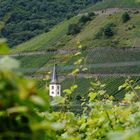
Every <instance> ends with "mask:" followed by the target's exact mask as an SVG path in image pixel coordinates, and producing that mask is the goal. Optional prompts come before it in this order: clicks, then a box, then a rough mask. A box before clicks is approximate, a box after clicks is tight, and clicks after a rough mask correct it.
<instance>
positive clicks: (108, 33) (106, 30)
mask: <svg viewBox="0 0 140 140" xmlns="http://www.w3.org/2000/svg"><path fill="white" fill-rule="evenodd" d="M114 27H116V25H115V24H114V23H109V24H107V25H105V27H103V28H101V29H100V30H99V31H98V32H97V33H96V35H95V39H100V38H101V37H103V36H104V37H112V36H113V35H114V31H113V28H114Z"/></svg>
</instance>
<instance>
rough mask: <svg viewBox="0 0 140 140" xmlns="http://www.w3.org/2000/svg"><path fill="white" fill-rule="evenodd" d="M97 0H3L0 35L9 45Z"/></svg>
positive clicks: (22, 40) (19, 41)
mask: <svg viewBox="0 0 140 140" xmlns="http://www.w3.org/2000/svg"><path fill="white" fill-rule="evenodd" d="M97 1H101V0H76V1H75V0H30V1H28V0H18V1H16V0H1V1H0V29H1V33H0V36H1V37H4V38H7V39H8V42H9V44H10V46H14V45H17V44H20V43H22V42H25V41H26V40H29V39H30V38H32V37H34V36H36V35H38V34H40V33H43V32H48V31H49V30H50V29H51V28H52V27H53V26H54V25H56V24H57V23H59V22H61V21H63V20H64V19H65V18H68V19H69V18H71V17H72V16H73V15H75V14H77V13H78V12H79V11H80V10H82V9H84V8H86V7H88V6H90V5H92V4H94V3H96V2H97ZM2 25H3V26H2Z"/></svg>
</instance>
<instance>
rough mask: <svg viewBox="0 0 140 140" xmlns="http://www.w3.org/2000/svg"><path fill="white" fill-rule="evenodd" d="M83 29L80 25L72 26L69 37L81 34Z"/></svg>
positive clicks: (69, 29) (69, 28) (68, 33)
mask: <svg viewBox="0 0 140 140" xmlns="http://www.w3.org/2000/svg"><path fill="white" fill-rule="evenodd" d="M80 30H81V28H80V27H79V25H78V24H70V25H69V27H68V32H67V35H75V34H78V33H79V32H80Z"/></svg>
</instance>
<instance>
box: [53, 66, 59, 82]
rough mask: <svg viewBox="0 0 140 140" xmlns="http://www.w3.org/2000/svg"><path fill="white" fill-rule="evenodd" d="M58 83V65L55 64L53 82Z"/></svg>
mask: <svg viewBox="0 0 140 140" xmlns="http://www.w3.org/2000/svg"><path fill="white" fill-rule="evenodd" d="M57 83H58V76H57V65H56V64H55V65H54V67H53V71H52V79H51V84H57Z"/></svg>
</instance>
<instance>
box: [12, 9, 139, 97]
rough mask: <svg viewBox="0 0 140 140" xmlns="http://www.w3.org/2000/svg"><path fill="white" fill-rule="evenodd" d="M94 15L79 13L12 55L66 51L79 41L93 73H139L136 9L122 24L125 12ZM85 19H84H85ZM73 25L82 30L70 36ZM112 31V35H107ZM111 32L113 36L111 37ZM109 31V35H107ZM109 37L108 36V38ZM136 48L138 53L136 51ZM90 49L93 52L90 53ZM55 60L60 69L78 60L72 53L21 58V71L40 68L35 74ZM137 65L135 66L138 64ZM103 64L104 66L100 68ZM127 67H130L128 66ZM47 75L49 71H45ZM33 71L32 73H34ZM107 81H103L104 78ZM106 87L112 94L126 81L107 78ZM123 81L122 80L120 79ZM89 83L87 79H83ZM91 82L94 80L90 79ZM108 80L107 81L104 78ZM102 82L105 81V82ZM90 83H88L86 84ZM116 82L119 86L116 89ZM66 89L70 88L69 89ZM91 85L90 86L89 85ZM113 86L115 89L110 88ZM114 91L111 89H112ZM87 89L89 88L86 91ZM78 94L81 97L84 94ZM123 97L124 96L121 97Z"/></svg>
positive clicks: (74, 46)
mask: <svg viewBox="0 0 140 140" xmlns="http://www.w3.org/2000/svg"><path fill="white" fill-rule="evenodd" d="M90 13H91V12H89V13H88V15H87V13H84V14H80V15H78V16H75V17H73V18H70V19H68V20H65V21H63V22H61V23H60V24H58V25H56V26H55V27H54V28H53V29H52V30H51V31H49V32H48V33H44V34H41V35H39V36H36V37H35V38H33V39H31V40H29V41H27V42H25V43H22V44H20V45H18V46H16V47H15V48H14V49H12V53H17V52H18V53H20V52H28V51H29V52H30V51H47V50H48V49H51V50H54V49H57V50H60V51H61V50H63V49H64V50H65V49H69V50H72V49H75V48H76V46H77V45H76V42H77V40H80V42H81V44H82V46H83V49H84V52H83V54H82V56H84V57H85V58H87V60H86V64H87V65H89V66H90V65H91V66H90V67H89V69H88V72H90V73H95V74H96V73H97V74H98V73H128V74H129V73H134V74H135V73H139V69H140V66H139V64H138V63H137V62H139V61H140V57H139V55H140V49H139V44H140V32H139V28H140V13H139V12H136V11H135V10H131V11H129V12H128V14H129V16H130V20H128V21H127V22H123V19H122V15H123V14H124V13H125V10H120V11H109V12H105V13H102V12H99V14H97V15H96V16H91V17H90V18H89V19H87V18H86V21H84V20H85V16H89V15H90ZM83 17H84V18H83ZM71 24H74V25H76V27H78V28H79V27H80V31H78V33H74V34H71V35H68V30H69V27H70V25H71ZM108 28H109V34H108ZM110 30H111V36H110ZM106 32H107V33H106ZM108 35H109V36H108ZM135 47H136V48H137V47H138V48H137V49H136V50H135V49H133V48H135ZM89 49H92V51H90V50H89ZM54 58H55V59H56V63H57V64H59V66H60V67H62V68H63V67H69V66H71V65H73V62H74V61H75V58H74V57H73V55H72V54H63V55H61V54H54V53H52V54H49V53H46V55H43V56H38V55H37V56H36V55H34V56H26V57H25V56H19V57H18V59H19V60H20V61H21V67H22V68H37V70H36V73H38V71H40V70H41V68H42V67H46V68H48V67H51V66H52V62H53V61H52V59H54ZM135 63H136V64H135ZM100 64H101V66H100ZM127 64H128V66H127ZM70 71H71V69H69V68H68V69H65V70H61V71H59V73H60V74H64V73H65V74H67V73H69V72H70ZM46 72H47V71H46ZM33 73H34V72H31V73H30V74H33ZM103 79H104V78H103ZM108 79H112V80H113V82H111V80H108V82H107V83H112V84H107V85H108V86H107V87H108V90H109V91H110V92H109V93H110V94H113V93H114V91H115V90H117V89H115V87H118V85H121V83H123V82H124V79H125V78H113V77H112V78H108ZM121 79H122V80H121ZM84 80H86V79H84ZM84 80H79V86H81V87H82V85H83V84H82V82H81V81H84ZM91 80H92V79H91ZM104 80H105V79H104ZM104 80H103V81H104ZM63 83H64V85H65V84H66V85H70V83H71V80H66V81H64V82H63ZM86 83H88V82H86ZM114 83H116V84H115V85H117V86H115V85H114ZM66 85H65V86H64V87H67V86H66ZM88 85H89V84H88ZM111 87H112V88H111ZM113 88H114V89H115V90H112V89H113ZM85 90H87V88H85ZM85 90H83V92H79V91H78V92H79V93H81V94H82V95H83V94H84V93H85ZM118 97H119V98H120V97H122V94H121V93H120V95H118Z"/></svg>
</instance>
